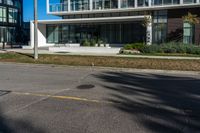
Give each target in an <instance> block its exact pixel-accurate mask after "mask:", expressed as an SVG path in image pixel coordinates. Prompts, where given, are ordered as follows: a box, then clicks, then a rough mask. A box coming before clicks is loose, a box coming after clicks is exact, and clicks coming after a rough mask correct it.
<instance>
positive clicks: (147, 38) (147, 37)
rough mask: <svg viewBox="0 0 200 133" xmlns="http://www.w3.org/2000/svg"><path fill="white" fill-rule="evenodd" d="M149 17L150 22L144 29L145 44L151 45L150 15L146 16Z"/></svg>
mask: <svg viewBox="0 0 200 133" xmlns="http://www.w3.org/2000/svg"><path fill="white" fill-rule="evenodd" d="M148 17H149V18H150V23H149V24H148V26H147V29H146V42H147V45H151V44H152V17H151V15H149V16H148Z"/></svg>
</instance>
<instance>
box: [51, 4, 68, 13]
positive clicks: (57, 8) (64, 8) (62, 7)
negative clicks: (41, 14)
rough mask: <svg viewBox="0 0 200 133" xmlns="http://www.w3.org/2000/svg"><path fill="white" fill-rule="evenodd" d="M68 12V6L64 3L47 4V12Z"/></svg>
mask: <svg viewBox="0 0 200 133" xmlns="http://www.w3.org/2000/svg"><path fill="white" fill-rule="evenodd" d="M63 11H68V5H67V4H64V3H57V4H49V12H63Z"/></svg>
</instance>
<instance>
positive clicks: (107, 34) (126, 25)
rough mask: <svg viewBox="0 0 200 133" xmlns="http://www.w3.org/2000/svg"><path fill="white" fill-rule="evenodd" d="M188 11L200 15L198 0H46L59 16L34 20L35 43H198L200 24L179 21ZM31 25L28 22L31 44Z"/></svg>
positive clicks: (42, 44)
mask: <svg viewBox="0 0 200 133" xmlns="http://www.w3.org/2000/svg"><path fill="white" fill-rule="evenodd" d="M188 12H190V13H192V14H195V15H198V17H200V0H47V14H49V15H56V16H60V17H61V18H62V19H60V20H40V21H38V22H39V28H38V37H39V46H53V45H55V44H71V45H74V46H75V45H79V44H80V42H81V41H82V40H84V39H91V38H98V39H102V40H103V41H105V42H106V43H107V44H110V45H111V46H121V45H123V44H126V43H133V42H144V41H145V40H146V41H147V44H152V43H162V42H167V41H181V42H184V43H195V44H199V43H200V24H196V25H195V26H192V25H191V24H189V23H185V22H184V21H183V16H185V15H187V14H188ZM147 19H148V20H150V21H149V23H148V25H146V26H144V25H143V23H144V22H145V20H147ZM33 26H34V25H33V22H32V24H31V31H32V32H31V46H32V47H33V45H34V42H33V38H34V35H33V29H34V28H33Z"/></svg>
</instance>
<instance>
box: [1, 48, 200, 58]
mask: <svg viewBox="0 0 200 133" xmlns="http://www.w3.org/2000/svg"><path fill="white" fill-rule="evenodd" d="M5 51H7V52H17V53H25V54H32V53H33V50H32V49H7V50H5ZM5 51H2V50H0V53H1V52H5ZM38 53H39V54H55V55H83V56H84V55H88V56H112V57H129V58H131V57H133V58H149V59H180V60H182V59H186V60H200V56H199V57H184V56H152V55H119V54H106V53H103V54H100V53H65V52H60V53H56V52H51V51H49V50H48V49H45V48H42V49H39V51H38Z"/></svg>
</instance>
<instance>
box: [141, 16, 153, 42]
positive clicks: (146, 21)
mask: <svg viewBox="0 0 200 133" xmlns="http://www.w3.org/2000/svg"><path fill="white" fill-rule="evenodd" d="M151 21H152V20H151V16H149V15H148V16H145V17H144V20H143V22H142V26H143V27H145V28H146V39H145V44H147V34H148V31H147V27H148V26H149V25H150V24H151Z"/></svg>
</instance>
